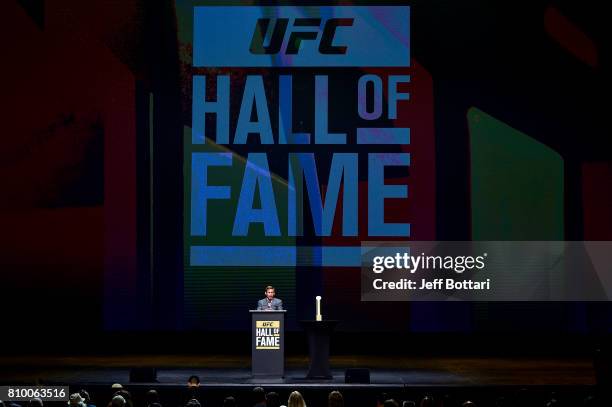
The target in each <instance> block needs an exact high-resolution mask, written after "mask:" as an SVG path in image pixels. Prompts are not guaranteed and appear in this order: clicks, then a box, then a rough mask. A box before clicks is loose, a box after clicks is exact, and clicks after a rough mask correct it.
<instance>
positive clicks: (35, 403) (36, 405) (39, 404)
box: [28, 398, 43, 407]
mask: <svg viewBox="0 0 612 407" xmlns="http://www.w3.org/2000/svg"><path fill="white" fill-rule="evenodd" d="M28 407H43V401H42V399H39V398H34V399H32V400H30V401H29V402H28Z"/></svg>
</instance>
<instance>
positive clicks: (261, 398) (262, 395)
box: [253, 387, 266, 404]
mask: <svg viewBox="0 0 612 407" xmlns="http://www.w3.org/2000/svg"><path fill="white" fill-rule="evenodd" d="M265 401H266V391H265V390H264V389H263V387H255V388H254V389H253V403H255V404H257V403H264V402H265Z"/></svg>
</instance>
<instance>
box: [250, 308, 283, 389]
mask: <svg viewBox="0 0 612 407" xmlns="http://www.w3.org/2000/svg"><path fill="white" fill-rule="evenodd" d="M249 312H250V313H251V319H252V323H251V342H252V344H251V355H252V356H251V374H252V375H253V376H259V377H278V378H281V377H283V375H284V374H285V313H286V312H287V311H286V310H282V311H259V310H251V311H249Z"/></svg>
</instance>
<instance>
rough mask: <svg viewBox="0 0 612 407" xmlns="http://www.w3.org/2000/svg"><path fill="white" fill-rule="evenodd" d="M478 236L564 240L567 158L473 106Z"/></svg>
mask: <svg viewBox="0 0 612 407" xmlns="http://www.w3.org/2000/svg"><path fill="white" fill-rule="evenodd" d="M467 118H468V125H469V131H470V148H471V200H472V239H473V240H563V238H564V226H563V212H564V210H563V207H564V206H563V158H561V156H560V155H559V154H558V153H557V152H556V151H554V150H552V149H551V148H550V147H547V146H546V145H544V144H542V143H540V142H539V141H537V140H534V139H533V138H531V137H529V136H528V135H526V134H524V133H521V132H520V131H518V130H516V129H514V128H512V127H510V126H508V125H507V124H505V123H503V122H501V121H499V120H497V119H495V118H494V117H492V116H490V115H488V114H486V113H484V112H482V111H480V110H478V109H476V108H471V109H470V110H469V111H468V115H467Z"/></svg>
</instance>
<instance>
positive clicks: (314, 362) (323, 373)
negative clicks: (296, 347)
mask: <svg viewBox="0 0 612 407" xmlns="http://www.w3.org/2000/svg"><path fill="white" fill-rule="evenodd" d="M300 324H301V325H302V326H303V327H304V330H305V331H306V334H307V335H308V355H309V357H310V366H309V369H308V374H307V375H306V378H307V379H332V374H331V370H330V369H329V342H330V338H331V334H332V332H333V330H334V328H335V326H336V325H337V324H338V321H329V320H328V321H300Z"/></svg>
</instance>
